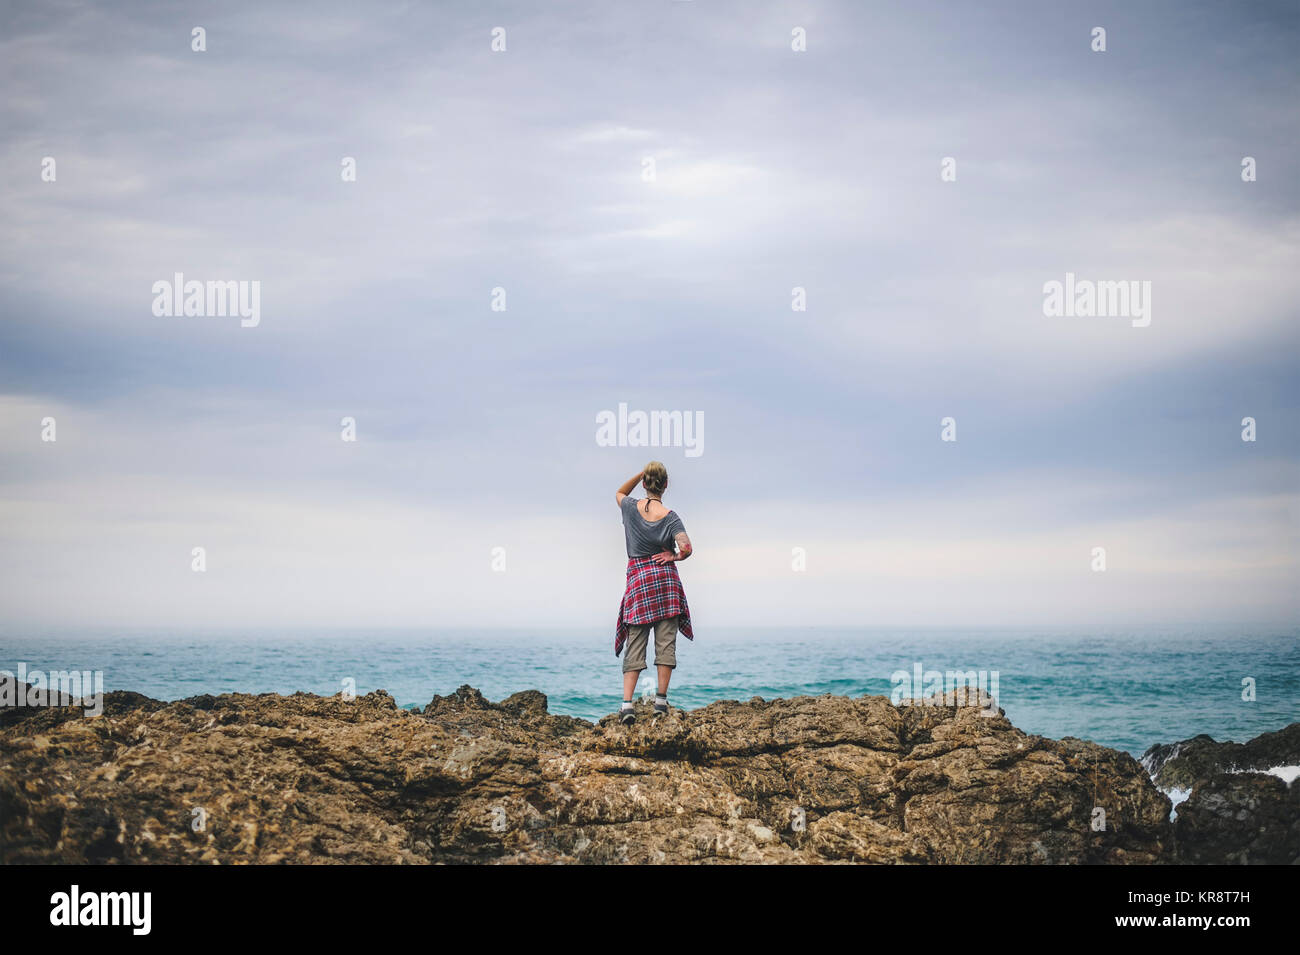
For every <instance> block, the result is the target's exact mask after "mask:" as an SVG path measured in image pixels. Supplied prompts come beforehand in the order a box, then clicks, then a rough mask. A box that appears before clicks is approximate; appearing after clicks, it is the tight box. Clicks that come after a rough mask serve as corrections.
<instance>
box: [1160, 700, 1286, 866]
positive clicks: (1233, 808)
mask: <svg viewBox="0 0 1300 955" xmlns="http://www.w3.org/2000/svg"><path fill="white" fill-rule="evenodd" d="M1142 763H1143V765H1144V766H1146V767H1147V769H1148V770H1149V771H1150V772H1151V773H1152V774H1153V775H1154V777H1155V780H1156V783H1157V784H1158V785H1160V786H1162V787H1164V788H1178V789H1188V790H1191V793H1190V795H1189V796H1188V797H1187V801H1186V802H1184V803H1182V804H1181V805H1180V806H1179V807H1178V817H1177V819H1176V820H1175V822H1174V841H1173V846H1172V847H1173V851H1174V855H1173V859H1174V860H1175V861H1178V862H1186V863H1201V862H1211V863H1229V864H1232V863H1236V864H1262V865H1292V864H1295V863H1297V862H1300V781H1293V782H1291V784H1290V785H1289V786H1288V784H1287V783H1286V782H1284V781H1283V780H1282V779H1281V778H1280V777H1278V776H1274V775H1270V774H1268V773H1265V772H1262V770H1268V769H1273V768H1275V767H1279V766H1300V723H1292V724H1291V725H1290V726H1288V727H1286V728H1285V729H1282V730H1279V731H1277V732H1276V733H1264V734H1263V735H1261V736H1257V737H1255V738H1254V739H1252V740H1251V741H1250V742H1248V743H1234V742H1231V741H1228V742H1223V743H1219V742H1216V741H1215V740H1214V739H1212V738H1211V737H1209V736H1205V735H1201V736H1195V737H1193V738H1191V739H1187V740H1182V741H1181V742H1178V743H1167V744H1162V745H1160V746H1152V747H1151V748H1150V749H1148V750H1147V751H1146V753H1145V754H1144V755H1143V757H1142Z"/></svg>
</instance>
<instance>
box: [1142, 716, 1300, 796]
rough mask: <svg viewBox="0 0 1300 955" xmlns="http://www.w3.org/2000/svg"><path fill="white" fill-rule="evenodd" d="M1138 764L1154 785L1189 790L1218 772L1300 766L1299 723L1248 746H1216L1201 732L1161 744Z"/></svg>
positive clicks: (1266, 734)
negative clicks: (1175, 741)
mask: <svg viewBox="0 0 1300 955" xmlns="http://www.w3.org/2000/svg"><path fill="white" fill-rule="evenodd" d="M1142 765H1143V766H1145V767H1146V768H1147V771H1148V772H1149V773H1151V775H1152V776H1153V777H1154V778H1155V781H1156V785H1157V786H1160V787H1162V788H1165V789H1171V788H1178V789H1190V788H1191V787H1192V786H1193V785H1194V784H1196V783H1197V782H1200V781H1202V780H1205V779H1209V778H1210V777H1211V776H1214V775H1216V774H1218V773H1231V772H1243V771H1246V770H1257V771H1262V770H1266V769H1272V768H1273V767H1275V766H1300V723H1292V724H1291V725H1290V726H1288V727H1286V728H1285V729H1281V730H1278V731H1277V732H1276V733H1264V734H1263V735H1261V736H1256V737H1255V738H1254V739H1252V740H1251V741H1250V742H1249V743H1234V742H1232V741H1231V740H1229V741H1227V742H1224V743H1219V742H1215V740H1214V739H1213V737H1210V736H1206V735H1205V734H1203V733H1202V734H1201V735H1200V736H1193V737H1192V738H1191V739H1185V740H1182V741H1181V742H1178V743H1162V744H1160V745H1159V746H1152V747H1151V748H1150V749H1148V750H1147V751H1146V752H1145V753H1144V754H1143V755H1142Z"/></svg>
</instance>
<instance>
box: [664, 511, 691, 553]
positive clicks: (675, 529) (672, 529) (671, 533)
mask: <svg viewBox="0 0 1300 955" xmlns="http://www.w3.org/2000/svg"><path fill="white" fill-rule="evenodd" d="M664 524H666V525H667V526H666V527H665V528H664V539H665V540H666V542H667V544H668V549H669V550H675V549H676V548H675V547H674V546H673V542H674V540H675V539H676V537H677V535H678V534H684V533H686V525H685V524H683V523H682V519H681V518H680V517H678V516H677V512H676V511H673V512H672V513H671V514H669V515H668V516H667V517H665V518H664Z"/></svg>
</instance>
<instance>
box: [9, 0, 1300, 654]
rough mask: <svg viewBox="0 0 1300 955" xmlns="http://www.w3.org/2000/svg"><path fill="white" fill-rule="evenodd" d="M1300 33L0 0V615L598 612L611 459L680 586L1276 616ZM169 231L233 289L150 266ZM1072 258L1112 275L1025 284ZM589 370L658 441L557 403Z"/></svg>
mask: <svg viewBox="0 0 1300 955" xmlns="http://www.w3.org/2000/svg"><path fill="white" fill-rule="evenodd" d="M1097 27H1101V28H1103V29H1104V30H1105V49H1104V51H1103V50H1098V49H1094V47H1095V46H1097V39H1096V37H1095V34H1094V30H1095V28H1097ZM196 28H202V30H203V34H202V39H203V43H202V44H201V45H202V46H203V47H204V48H203V49H201V50H196V49H194V46H195V44H196V40H195V36H194V32H193V31H194V30H195V29H196ZM800 37H802V38H803V42H802V43H800V41H799V38H800ZM494 44H495V46H496V47H498V48H497V49H494ZM502 46H504V48H503V49H502V48H500V47H502ZM796 46H803V48H802V49H795V48H794V47H796ZM1298 47H1300V8H1297V6H1296V5H1295V4H1293V3H1268V2H1259V3H1250V4H1220V3H1211V2H1149V3H1143V4H1139V5H1134V4H1129V3H1070V4H1044V3H1039V2H1025V3H999V2H994V3H988V4H968V3H957V2H948V3H937V2H908V3H902V2H899V3H880V4H870V5H868V4H860V3H850V2H842V3H820V2H807V3H800V2H786V3H764V2H744V3H741V2H734V3H726V2H713V0H692V2H680V0H679V2H673V0H637V2H635V3H619V4H610V3H598V2H586V3H568V2H547V3H536V2H530V3H475V4H465V3H385V2H374V3H367V4H331V3H323V4H314V5H312V6H311V7H310V8H303V7H296V6H292V5H285V4H277V3H227V2H222V3H219V4H217V3H211V4H197V5H187V6H185V7H181V6H180V5H173V4H165V3H129V2H122V3H103V4H87V3H79V2H57V0H55V2H48V3H41V4H15V3H5V4H3V5H0V77H2V82H3V88H4V96H3V99H2V100H0V162H3V168H4V170H5V172H6V175H4V176H3V178H0V621H3V622H5V623H6V624H7V625H8V626H10V627H29V626H30V627H54V628H69V629H76V628H78V627H88V626H93V625H104V626H110V627H119V628H131V627H142V628H143V627H163V628H173V629H176V630H178V631H184V630H186V629H187V628H197V627H212V626H230V627H241V628H273V627H287V626H344V627H360V626H376V627H378V626H413V627H442V626H452V627H505V626H510V627H537V628H547V629H555V628H568V627H572V628H590V627H603V626H608V627H610V629H611V631H612V628H613V623H614V620H615V617H616V615H617V609H618V602H619V598H620V596H621V593H622V586H623V577H624V568H625V554H624V551H623V536H622V530H621V527H620V523H619V512H618V510H617V509H616V507H615V506H614V491H615V490H616V489H617V487H618V486H619V485H620V484H621V483H622V482H623V481H624V480H626V479H627V478H628V477H630V476H632V475H633V474H635V473H637V472H638V471H639V470H640V469H641V467H642V466H643V465H644V464H645V463H646V462H647V461H648V460H651V459H656V460H661V461H663V462H664V463H665V465H666V466H667V468H668V471H669V475H670V486H669V489H668V492H667V494H666V502H667V503H668V504H669V506H671V507H673V508H674V509H675V510H677V512H678V514H679V515H680V516H681V517H682V519H683V521H684V523H685V526H686V528H687V530H688V532H689V533H690V536H691V539H692V542H693V544H694V547H695V553H694V555H693V556H692V557H691V558H690V560H689V561H687V562H685V563H682V564H680V565H679V569H680V572H681V574H682V577H683V579H684V581H685V584H686V590H687V594H688V597H689V599H690V602H691V607H692V611H693V616H694V618H695V625H696V631H697V633H700V632H707V628H708V627H710V626H715V627H722V626H727V627H737V626H738V627H752V626H757V625H768V626H796V625H799V626H816V625H828V626H830V625H836V626H843V625H857V624H863V625H868V624H870V625H906V626H990V625H1008V626H1012V625H1014V626H1102V625H1105V626H1135V627H1139V626H1155V625H1161V626H1166V625H1179V624H1182V623H1192V622H1195V623H1200V624H1206V623H1208V624H1211V625H1214V626H1222V627H1228V628H1232V627H1240V626H1246V625H1251V626H1254V625H1264V626H1284V627H1293V626H1294V625H1295V623H1296V620H1297V610H1300V598H1297V592H1298V591H1300V588H1297V586H1296V584H1297V578H1298V576H1300V575H1298V574H1297V571H1298V570H1300V546H1298V545H1300V429H1298V428H1297V424H1296V422H1297V414H1298V413H1300V387H1298V385H1297V381H1298V379H1297V371H1300V353H1298V351H1297V345H1300V324H1298V321H1300V304H1298V303H1300V294H1298V293H1300V201H1298V200H1300V175H1298V174H1300V162H1298V160H1297V148H1296V147H1297V142H1298V141H1300V137H1298V136H1297V132H1300V114H1298V113H1297V110H1296V108H1295V105H1296V103H1297V102H1300V67H1298V66H1297V63H1300V60H1297V57H1296V55H1295V51H1296V49H1297V48H1298ZM1246 157H1250V160H1252V162H1251V163H1250V165H1251V166H1252V168H1253V170H1254V178H1253V180H1252V181H1246V180H1245V179H1243V160H1245V159H1246ZM48 159H53V160H54V164H53V172H54V175H53V177H52V180H51V177H50V176H49V173H48V170H49V168H50V167H49V164H48V162H47V160H48ZM348 160H351V161H352V162H353V163H354V168H355V178H354V179H350V178H348V176H347V175H346V173H347V162H348ZM650 172H653V176H651V175H650ZM953 172H955V177H954V175H953ZM176 273H181V274H183V276H184V277H185V279H186V280H192V281H195V280H196V281H200V282H207V281H226V280H230V281H236V282H247V283H252V282H257V283H259V284H258V289H259V293H260V302H259V310H258V315H257V321H256V324H255V325H246V323H245V322H242V321H241V320H240V318H239V317H237V316H231V315H212V314H205V315H184V314H166V313H165V312H166V310H165V309H164V310H163V311H164V314H161V315H160V314H157V312H158V309H157V308H155V300H156V292H155V283H157V282H160V281H161V282H171V280H172V277H173V276H174V275H175V274H176ZM1067 273H1068V274H1070V275H1073V276H1074V277H1075V279H1076V280H1079V281H1094V282H1103V281H1105V282H1112V281H1123V282H1130V281H1132V282H1137V283H1139V287H1148V288H1149V289H1150V313H1149V316H1148V317H1149V319H1150V321H1149V324H1141V323H1140V322H1139V321H1138V320H1137V319H1133V320H1131V319H1130V317H1128V316H1126V315H1118V316H1117V315H1071V316H1060V315H1049V314H1046V310H1045V308H1044V299H1045V294H1044V288H1045V285H1046V284H1047V283H1050V282H1053V281H1057V282H1062V283H1064V282H1065V281H1066V276H1067ZM1141 283H1150V285H1149V286H1142V285H1141ZM248 288H251V285H249V286H248ZM794 289H801V290H803V292H802V299H803V304H804V306H805V307H804V308H802V309H796V308H795V307H793V306H794V305H795V304H796V293H795V292H794V291H793V290H794ZM503 303H504V306H505V307H504V309H502V308H500V305H501V304H503ZM494 305H496V306H497V307H496V308H494ZM620 404H623V405H626V406H627V408H628V409H630V410H632V411H637V410H641V411H647V412H648V411H651V410H671V411H681V412H683V413H684V414H686V415H688V416H689V417H690V419H691V420H693V421H702V422H703V431H702V441H701V442H700V444H699V445H698V447H697V448H695V449H694V450H693V451H692V450H691V449H688V448H685V447H680V446H670V447H619V446H602V445H601V443H599V442H598V441H597V419H598V416H600V415H601V413H602V412H605V411H615V410H617V409H618V407H619V406H620ZM1247 417H1250V418H1253V419H1254V421H1255V429H1256V433H1255V440H1254V441H1243V440H1242V432H1243V419H1244V418H1247ZM345 418H350V419H353V420H354V421H355V437H356V440H355V441H346V440H344V439H343V437H344V435H343V431H344V428H343V420H344V419H345ZM948 418H951V419H952V421H953V422H954V423H955V437H956V440H947V441H945V440H943V437H944V434H943V432H944V425H943V422H944V419H948ZM48 419H53V422H54V427H55V433H54V438H55V440H46V438H48V437H49V430H48V424H47V422H48ZM951 431H952V429H950V434H949V436H950V437H951V436H952V434H951ZM688 451H691V453H688ZM696 451H698V452H699V453H695V452H696ZM639 493H640V492H638V494H639ZM199 547H201V548H203V554H204V561H205V563H204V568H205V569H204V570H203V571H202V572H198V571H196V570H195V569H194V556H193V555H194V549H195V548H199ZM496 548H501V550H495V549H496ZM1096 548H1103V549H1104V558H1105V569H1104V570H1100V569H1097V566H1098V565H1097V557H1096V550H1095V549H1096Z"/></svg>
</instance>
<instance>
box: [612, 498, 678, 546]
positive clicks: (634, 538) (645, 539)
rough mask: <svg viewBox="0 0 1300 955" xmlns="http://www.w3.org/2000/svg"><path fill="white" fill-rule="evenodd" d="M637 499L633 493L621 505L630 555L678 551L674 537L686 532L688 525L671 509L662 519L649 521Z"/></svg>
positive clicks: (624, 533) (624, 531)
mask: <svg viewBox="0 0 1300 955" xmlns="http://www.w3.org/2000/svg"><path fill="white" fill-rule="evenodd" d="M637 503H638V502H637V501H635V500H633V499H632V496H631V495H628V496H627V497H625V498H623V503H622V504H621V505H619V506H620V507H621V508H622V511H623V536H624V537H626V538H627V556H628V557H653V556H654V555H655V554H658V553H661V552H663V551H668V552H669V553H670V554H672V553H676V551H677V545H676V544H675V543H674V542H673V538H674V537H676V536H677V535H678V534H681V533H683V532H685V530H686V527H685V526H684V525H683V524H682V519H681V518H680V517H678V516H677V512H676V511H669V512H668V515H667V516H666V517H664V518H663V519H661V520H657V521H647V520H646V519H645V518H644V517H642V516H641V512H640V511H639V510H637Z"/></svg>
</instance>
